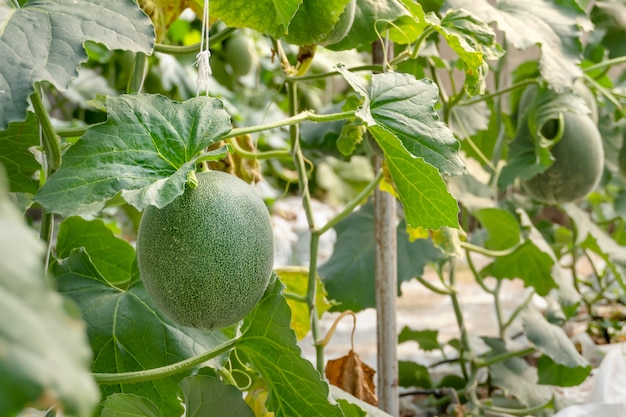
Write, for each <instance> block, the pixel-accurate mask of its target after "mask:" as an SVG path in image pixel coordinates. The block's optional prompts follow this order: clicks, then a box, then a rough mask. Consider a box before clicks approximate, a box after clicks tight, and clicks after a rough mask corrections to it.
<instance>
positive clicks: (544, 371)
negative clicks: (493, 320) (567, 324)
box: [522, 308, 591, 387]
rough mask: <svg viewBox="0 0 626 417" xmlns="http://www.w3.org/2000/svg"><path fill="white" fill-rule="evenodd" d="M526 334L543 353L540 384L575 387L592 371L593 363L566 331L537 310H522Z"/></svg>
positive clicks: (539, 370) (540, 363)
mask: <svg viewBox="0 0 626 417" xmlns="http://www.w3.org/2000/svg"><path fill="white" fill-rule="evenodd" d="M522 324H523V326H524V333H525V334H526V337H527V338H528V340H529V341H530V342H532V343H533V344H534V345H535V347H536V348H537V349H539V351H541V353H542V355H541V357H540V358H539V363H538V366H537V368H538V372H539V381H538V382H539V383H540V384H547V385H558V386H561V387H572V386H575V385H578V384H580V383H581V382H583V381H584V380H585V378H587V376H588V375H589V373H590V372H591V365H590V364H589V362H587V361H586V360H585V359H584V358H583V357H582V356H581V355H580V353H578V351H577V350H576V347H574V344H573V343H572V341H571V340H570V339H569V338H568V337H567V334H566V333H565V331H564V330H563V329H562V328H561V327H559V326H556V325H554V324H550V323H548V321H547V320H546V319H545V318H544V317H543V315H541V313H539V312H538V311H537V310H535V309H531V308H527V309H526V310H525V311H524V312H523V313H522Z"/></svg>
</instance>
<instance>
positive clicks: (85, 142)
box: [35, 94, 231, 216]
mask: <svg viewBox="0 0 626 417" xmlns="http://www.w3.org/2000/svg"><path fill="white" fill-rule="evenodd" d="M106 107H107V111H108V113H109V114H108V120H107V122H106V123H104V124H101V125H98V126H95V127H93V128H91V129H89V130H88V131H87V133H85V135H84V136H83V137H82V138H81V139H80V140H79V141H78V142H76V143H75V144H74V145H72V147H71V148H70V149H69V150H68V151H67V153H66V154H65V155H64V156H63V163H62V165H61V168H60V169H59V170H58V171H57V172H55V173H54V174H53V175H52V176H51V177H50V178H49V179H48V181H47V182H46V184H45V185H44V186H43V188H42V189H41V190H40V191H39V193H38V194H37V195H36V196H35V201H37V202H39V203H40V204H41V205H42V206H44V207H46V209H48V210H49V211H51V212H55V213H59V214H61V215H63V216H70V215H78V214H88V213H89V214H94V213H97V212H99V211H100V210H101V209H102V207H103V206H104V204H105V202H106V201H107V200H108V199H110V198H112V197H113V196H115V195H116V194H117V193H119V192H121V193H122V197H123V198H124V199H125V200H126V201H127V202H128V203H130V204H131V205H133V206H135V207H136V208H137V209H139V210H143V209H144V208H146V207H147V206H148V205H151V204H152V205H155V206H157V207H159V208H160V207H163V206H165V205H167V204H168V203H170V202H171V201H172V200H174V198H176V197H177V196H179V195H181V194H182V193H183V190H184V186H185V183H186V182H187V174H188V173H189V172H191V171H193V170H194V169H195V164H196V161H197V159H198V158H199V157H201V156H202V152H203V151H204V149H205V148H206V147H207V146H209V145H210V144H212V143H214V142H216V141H218V140H219V139H220V138H221V137H222V136H223V135H224V134H225V133H227V132H228V131H230V129H231V126H230V121H229V119H230V116H229V115H228V113H226V111H224V109H223V106H222V102H221V101H219V100H217V99H214V98H210V97H204V96H202V97H196V98H192V99H190V100H187V101H185V102H183V103H178V102H174V101H172V100H170V99H168V98H166V97H164V96H160V95H154V94H134V95H124V96H121V97H110V98H107V104H106ZM222 157H223V156H222ZM220 158H221V157H220Z"/></svg>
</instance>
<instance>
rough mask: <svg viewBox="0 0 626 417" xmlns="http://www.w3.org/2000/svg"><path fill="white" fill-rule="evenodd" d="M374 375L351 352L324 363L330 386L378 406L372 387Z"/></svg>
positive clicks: (372, 371)
mask: <svg viewBox="0 0 626 417" xmlns="http://www.w3.org/2000/svg"><path fill="white" fill-rule="evenodd" d="M375 373H376V371H374V370H373V369H372V368H370V367H369V366H368V365H367V364H366V363H364V362H363V361H362V360H361V358H360V357H359V355H357V354H356V352H354V351H353V350H350V352H348V354H347V355H346V356H343V357H341V358H339V359H331V360H329V361H328V363H326V378H328V381H329V382H330V383H331V384H333V385H335V386H337V387H339V388H341V389H342V390H344V391H346V392H349V393H350V394H352V395H354V396H355V397H357V398H358V399H360V400H363V401H365V402H367V403H369V404H371V405H373V406H378V398H377V397H376V386H375V385H374V374H375Z"/></svg>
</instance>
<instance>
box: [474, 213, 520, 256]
mask: <svg viewBox="0 0 626 417" xmlns="http://www.w3.org/2000/svg"><path fill="white" fill-rule="evenodd" d="M473 214H474V216H475V217H476V218H477V219H478V221H479V222H480V224H481V225H482V226H483V228H484V229H485V230H486V231H487V234H488V238H487V240H486V241H485V243H484V245H485V248H487V249H493V250H504V249H509V248H512V247H513V246H515V245H517V244H518V243H520V240H521V237H522V230H521V227H520V224H519V222H518V221H517V219H516V218H515V216H514V215H513V214H512V213H511V212H510V211H507V210H502V209H497V208H486V209H482V210H478V211H476V212H475V213H473Z"/></svg>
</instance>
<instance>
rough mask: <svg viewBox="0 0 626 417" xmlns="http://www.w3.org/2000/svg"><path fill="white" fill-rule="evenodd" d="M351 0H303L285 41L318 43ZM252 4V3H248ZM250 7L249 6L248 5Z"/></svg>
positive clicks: (301, 43)
mask: <svg viewBox="0 0 626 417" xmlns="http://www.w3.org/2000/svg"><path fill="white" fill-rule="evenodd" d="M350 1H351V0H325V1H323V2H321V1H319V0H303V1H302V4H301V5H300V7H299V8H298V11H297V12H296V14H295V16H294V17H293V19H292V20H291V22H290V23H289V28H288V31H289V32H288V33H287V34H286V36H285V37H284V38H285V41H286V42H288V43H291V44H294V45H310V44H318V43H321V42H323V41H324V40H325V39H326V35H327V34H328V33H329V32H330V31H331V30H332V29H333V27H334V26H335V24H336V23H337V22H338V21H339V17H340V16H341V14H342V13H343V11H344V10H345V8H346V6H347V5H348V3H350ZM248 4H250V3H248ZM248 7H249V6H248Z"/></svg>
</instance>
